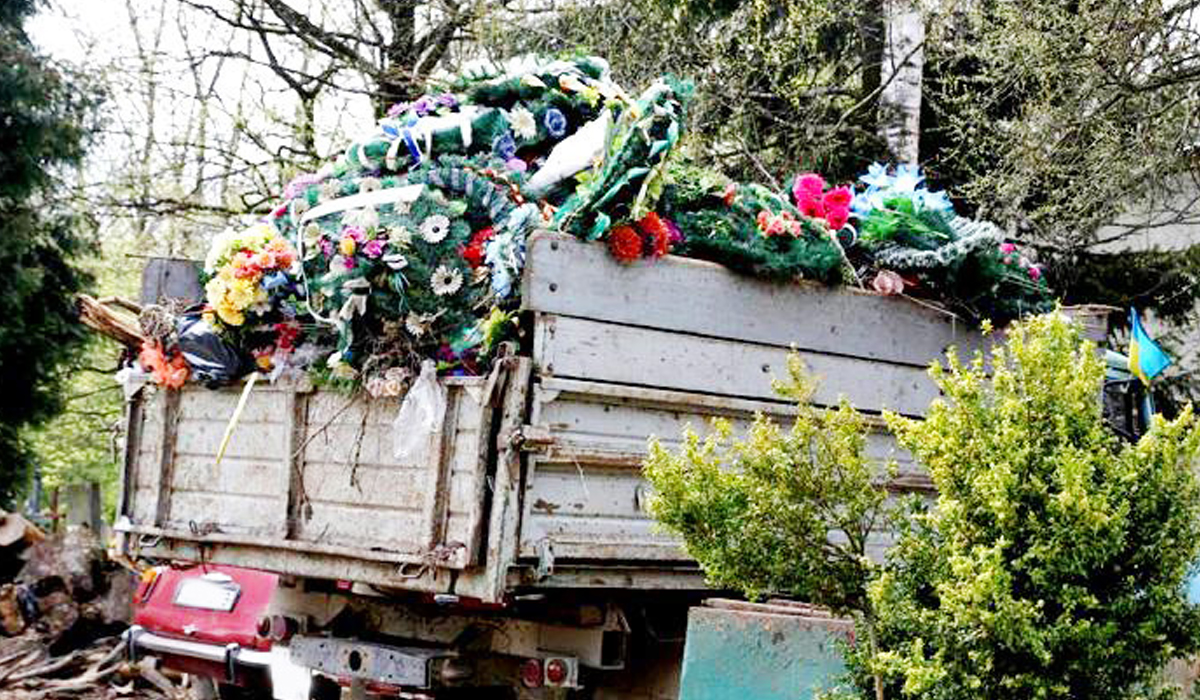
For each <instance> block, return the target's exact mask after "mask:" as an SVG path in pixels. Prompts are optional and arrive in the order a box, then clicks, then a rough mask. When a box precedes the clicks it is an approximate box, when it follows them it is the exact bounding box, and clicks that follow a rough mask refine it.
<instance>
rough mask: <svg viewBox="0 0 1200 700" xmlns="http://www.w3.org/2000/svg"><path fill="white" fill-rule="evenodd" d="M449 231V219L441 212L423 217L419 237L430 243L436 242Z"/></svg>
mask: <svg viewBox="0 0 1200 700" xmlns="http://www.w3.org/2000/svg"><path fill="white" fill-rule="evenodd" d="M449 233H450V219H448V218H446V217H445V216H443V215H442V214H434V215H433V216H427V217H425V220H424V221H422V222H421V238H424V239H425V240H427V241H429V242H430V243H438V242H440V241H441V240H442V239H444V238H445V237H446V236H447V235H449Z"/></svg>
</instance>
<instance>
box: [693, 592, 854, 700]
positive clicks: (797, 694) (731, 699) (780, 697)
mask: <svg viewBox="0 0 1200 700" xmlns="http://www.w3.org/2000/svg"><path fill="white" fill-rule="evenodd" d="M731 602H733V601H731ZM853 634H854V626H853V624H852V623H851V622H850V621H848V620H844V619H839V618H832V617H829V616H828V615H823V614H820V613H819V612H817V611H814V610H811V609H805V608H804V607H792V606H788V605H760V604H754V603H743V602H736V603H735V604H733V605H730V606H728V607H711V606H708V605H706V606H705V607H695V608H692V609H691V610H689V611H688V628H687V641H686V642H685V645H684V652H683V674H682V678H681V680H680V688H679V700H746V699H747V698H754V700H810V699H812V698H816V697H818V694H819V693H820V692H821V691H830V690H833V689H834V688H836V687H838V685H839V681H841V680H842V678H841V675H842V674H843V673H844V672H845V664H844V662H843V660H842V657H841V652H840V650H839V642H849V641H851V640H853Z"/></svg>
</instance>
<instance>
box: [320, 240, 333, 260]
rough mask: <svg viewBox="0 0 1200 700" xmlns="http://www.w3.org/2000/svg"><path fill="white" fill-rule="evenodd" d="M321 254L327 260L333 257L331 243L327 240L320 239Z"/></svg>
mask: <svg viewBox="0 0 1200 700" xmlns="http://www.w3.org/2000/svg"><path fill="white" fill-rule="evenodd" d="M321 254H322V255H324V256H325V257H327V258H332V257H333V241H331V240H329V239H328V238H322V239H321Z"/></svg>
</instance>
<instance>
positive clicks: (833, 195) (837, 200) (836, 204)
mask: <svg viewBox="0 0 1200 700" xmlns="http://www.w3.org/2000/svg"><path fill="white" fill-rule="evenodd" d="M853 200H854V193H853V192H851V191H850V188H849V187H846V186H845V185H843V186H841V187H834V188H833V189H832V190H829V191H828V192H826V193H825V198H824V200H822V203H823V204H824V205H825V209H826V210H827V211H828V210H831V209H849V208H850V202H851V201H853Z"/></svg>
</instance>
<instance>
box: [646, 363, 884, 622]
mask: <svg viewBox="0 0 1200 700" xmlns="http://www.w3.org/2000/svg"><path fill="white" fill-rule="evenodd" d="M813 390H814V380H813V378H812V377H811V376H810V375H809V374H808V373H807V372H805V370H804V368H803V366H802V364H801V362H800V359H799V357H798V356H796V355H792V356H791V357H790V358H789V359H788V379H787V381H785V382H776V391H777V392H778V393H779V394H780V395H781V396H783V397H784V398H787V399H790V400H792V401H795V402H796V409H797V415H796V419H795V422H794V423H793V424H792V426H791V427H790V428H789V429H784V428H781V427H780V426H779V425H778V424H776V423H775V422H773V421H771V420H770V419H768V418H766V417H765V416H762V415H759V416H758V417H757V418H756V419H755V421H754V424H753V425H752V426H751V428H750V430H749V433H748V434H747V435H746V437H744V438H739V437H735V436H734V435H733V429H732V426H731V425H730V424H729V423H728V422H726V421H716V422H715V424H714V426H713V431H712V432H711V433H710V434H709V435H708V436H707V437H705V438H701V437H699V436H698V435H697V434H696V433H695V432H693V431H692V430H691V429H690V428H688V430H687V431H686V432H685V434H684V442H683V446H682V448H681V449H680V450H679V451H671V450H668V449H666V448H664V447H662V445H660V444H659V443H658V442H657V441H656V440H652V441H651V443H650V453H649V456H648V457H647V459H646V463H645V474H646V477H647V478H648V479H649V480H650V483H651V484H652V485H653V487H654V492H655V495H654V498H653V500H652V501H651V512H652V513H653V514H654V516H655V517H656V518H657V519H658V521H659V522H660V523H662V524H663V525H664V526H665V527H666V528H667V529H668V530H670V531H672V532H675V533H677V534H679V535H680V536H682V538H683V541H684V544H685V546H686V547H687V551H688V553H689V554H690V555H691V556H693V557H695V558H696V560H697V561H698V562H700V564H701V566H702V567H704V571H705V574H706V576H707V577H708V580H709V583H710V584H712V585H714V586H718V587H722V588H734V589H738V590H742V591H745V592H746V593H747V594H749V595H751V596H758V595H761V594H765V593H781V594H785V595H791V596H797V597H800V598H804V599H806V600H810V601H812V602H815V603H817V604H819V605H825V606H828V607H830V608H833V609H834V610H837V611H839V612H846V611H850V610H863V609H865V607H866V606H867V604H868V602H867V598H866V593H867V591H866V584H867V581H868V579H869V578H870V577H871V572H872V571H873V570H874V568H875V565H874V564H873V563H872V561H871V560H870V559H869V558H868V556H867V546H868V539H869V537H870V534H871V531H872V530H873V529H874V528H875V527H877V526H881V525H883V524H884V523H885V522H886V520H887V514H888V509H889V506H888V503H887V490H886V488H885V487H884V485H883V482H884V481H885V480H886V477H887V476H888V475H889V474H892V473H893V472H894V471H895V469H896V466H895V464H894V463H889V464H886V465H879V464H876V463H874V462H873V461H872V460H870V459H868V458H867V456H866V454H865V447H866V436H867V431H868V427H867V421H866V419H865V418H864V417H863V416H862V415H860V414H859V413H857V412H856V411H855V410H854V409H853V408H851V407H850V405H849V403H848V402H846V401H844V400H843V401H842V402H841V403H840V404H839V406H838V407H837V408H832V409H824V408H819V407H816V406H814V405H813V404H812V403H811V400H812V393H813ZM830 533H834V534H833V535H832V536H831V534H830Z"/></svg>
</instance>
